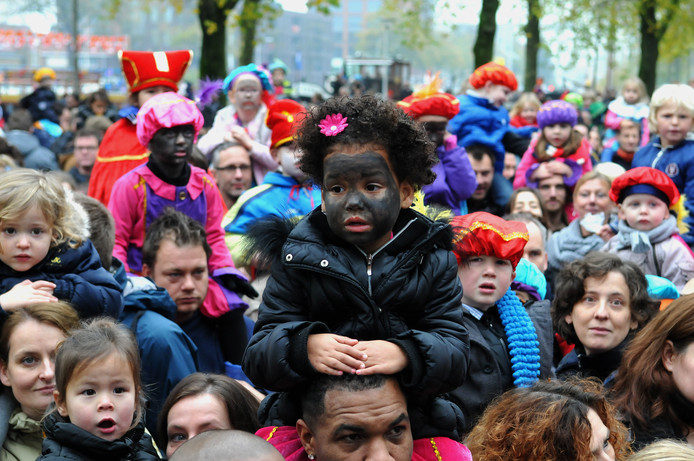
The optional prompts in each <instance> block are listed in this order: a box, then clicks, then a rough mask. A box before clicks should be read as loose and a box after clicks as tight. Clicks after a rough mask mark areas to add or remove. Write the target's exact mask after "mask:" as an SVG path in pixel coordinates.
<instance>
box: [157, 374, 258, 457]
mask: <svg viewBox="0 0 694 461" xmlns="http://www.w3.org/2000/svg"><path fill="white" fill-rule="evenodd" d="M257 412H258V400H257V399H256V398H255V397H254V396H253V394H251V393H250V391H248V390H247V389H246V388H245V387H244V386H243V385H242V384H240V383H239V382H238V381H235V380H233V379H231V378H229V377H227V376H224V375H214V374H207V373H193V374H192V375H189V376H187V377H185V378H183V379H182V380H181V381H180V382H179V383H178V384H177V385H176V387H174V388H173V390H172V391H171V393H170V394H169V396H168V397H167V398H166V401H165V402H164V406H163V407H162V409H161V413H159V419H158V421H157V435H158V438H157V444H158V445H159V447H160V448H161V449H162V450H165V451H166V456H167V457H170V456H171V455H172V454H173V453H174V452H175V451H176V450H177V449H178V447H179V446H181V444H183V443H184V442H185V441H186V440H189V439H191V438H193V437H194V436H195V435H197V434H199V433H200V432H205V431H211V430H217V429H235V430H239V431H245V432H250V433H252V434H253V433H255V431H257V430H258V429H259V428H260V424H259V423H258V417H257V415H256V414H257Z"/></svg>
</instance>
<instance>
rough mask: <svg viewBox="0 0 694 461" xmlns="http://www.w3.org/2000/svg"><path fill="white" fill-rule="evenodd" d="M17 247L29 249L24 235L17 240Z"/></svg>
mask: <svg viewBox="0 0 694 461" xmlns="http://www.w3.org/2000/svg"><path fill="white" fill-rule="evenodd" d="M17 247H19V248H29V239H28V238H27V237H26V235H22V236H20V237H19V240H17Z"/></svg>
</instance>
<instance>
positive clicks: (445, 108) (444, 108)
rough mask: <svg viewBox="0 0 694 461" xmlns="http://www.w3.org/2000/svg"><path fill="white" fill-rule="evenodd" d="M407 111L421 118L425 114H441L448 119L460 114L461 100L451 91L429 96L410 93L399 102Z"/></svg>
mask: <svg viewBox="0 0 694 461" xmlns="http://www.w3.org/2000/svg"><path fill="white" fill-rule="evenodd" d="M398 106H400V107H402V110H404V111H405V113H407V114H409V115H410V116H411V117H412V118H415V119H416V118H419V117H422V116H424V115H440V116H442V117H446V118H447V119H448V120H450V119H452V118H453V117H455V116H456V115H458V111H459V110H460V102H458V99H457V98H456V97H455V96H453V95H452V94H449V93H436V94H431V95H428V96H415V95H414V94H413V95H410V96H408V97H406V98H405V99H403V100H402V101H400V102H398Z"/></svg>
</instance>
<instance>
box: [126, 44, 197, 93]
mask: <svg viewBox="0 0 694 461" xmlns="http://www.w3.org/2000/svg"><path fill="white" fill-rule="evenodd" d="M118 59H119V60H120V64H121V67H122V68H123V75H125V79H126V80H127V81H128V91H130V92H131V93H135V92H137V91H141V90H144V89H146V88H152V87H153V86H157V85H163V86H166V87H168V88H171V90H172V91H178V82H180V81H181V79H182V78H183V74H184V73H185V72H186V69H187V68H188V66H189V65H190V62H191V61H192V60H193V51H192V50H177V51H129V50H120V51H118Z"/></svg>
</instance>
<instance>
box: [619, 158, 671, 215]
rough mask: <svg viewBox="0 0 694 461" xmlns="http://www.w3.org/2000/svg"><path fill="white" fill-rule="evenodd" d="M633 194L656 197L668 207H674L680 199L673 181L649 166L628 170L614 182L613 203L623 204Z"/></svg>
mask: <svg viewBox="0 0 694 461" xmlns="http://www.w3.org/2000/svg"><path fill="white" fill-rule="evenodd" d="M633 194H650V195H654V196H656V197H658V198H659V199H660V200H662V201H663V202H665V203H666V204H667V205H668V206H673V205H674V204H676V203H677V201H678V200H679V199H680V192H679V191H678V190H677V186H676V185H675V183H674V182H673V181H672V179H670V177H669V176H668V175H666V174H665V173H663V172H662V171H660V170H656V169H655V168H650V167H647V166H640V167H637V168H632V169H630V170H627V172H626V173H624V174H622V175H619V176H617V177H616V178H615V179H614V181H612V187H611V188H610V198H611V199H612V201H613V202H615V203H622V202H623V201H624V199H625V198H627V197H628V196H629V195H633Z"/></svg>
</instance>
